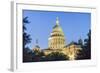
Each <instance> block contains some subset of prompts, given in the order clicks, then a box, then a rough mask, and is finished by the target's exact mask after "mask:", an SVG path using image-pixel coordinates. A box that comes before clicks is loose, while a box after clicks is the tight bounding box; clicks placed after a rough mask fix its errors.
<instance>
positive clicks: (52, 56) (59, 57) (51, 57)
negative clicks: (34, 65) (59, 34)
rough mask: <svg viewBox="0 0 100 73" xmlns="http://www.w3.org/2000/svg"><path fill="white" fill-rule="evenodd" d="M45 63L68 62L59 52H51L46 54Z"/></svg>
mask: <svg viewBox="0 0 100 73" xmlns="http://www.w3.org/2000/svg"><path fill="white" fill-rule="evenodd" d="M45 59H46V60H47V61H60V60H68V57H67V55H65V54H63V53H61V52H52V53H50V54H48V55H47V56H46V58H45Z"/></svg>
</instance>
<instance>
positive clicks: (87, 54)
mask: <svg viewBox="0 0 100 73" xmlns="http://www.w3.org/2000/svg"><path fill="white" fill-rule="evenodd" d="M87 36H88V38H86V39H84V45H83V47H82V50H80V53H79V54H78V56H77V59H78V60H80V59H91V30H89V32H88V34H87ZM80 44H81V42H80Z"/></svg>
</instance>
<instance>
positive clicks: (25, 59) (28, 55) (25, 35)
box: [23, 17, 32, 62]
mask: <svg viewBox="0 0 100 73" xmlns="http://www.w3.org/2000/svg"><path fill="white" fill-rule="evenodd" d="M26 24H29V21H28V17H25V18H23V62H29V61H32V56H31V50H30V49H29V47H28V46H27V44H29V43H30V42H31V38H30V34H28V33H27V28H26V27H25V25H26Z"/></svg>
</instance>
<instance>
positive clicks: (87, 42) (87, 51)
mask: <svg viewBox="0 0 100 73" xmlns="http://www.w3.org/2000/svg"><path fill="white" fill-rule="evenodd" d="M87 36H88V38H86V39H85V40H84V52H85V57H84V58H85V59H91V30H89V33H88V34H87Z"/></svg>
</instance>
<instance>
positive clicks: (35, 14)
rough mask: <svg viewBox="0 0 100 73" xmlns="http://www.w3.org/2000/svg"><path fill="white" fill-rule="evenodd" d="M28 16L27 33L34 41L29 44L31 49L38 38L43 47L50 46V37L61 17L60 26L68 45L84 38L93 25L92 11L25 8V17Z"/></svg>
mask: <svg viewBox="0 0 100 73" xmlns="http://www.w3.org/2000/svg"><path fill="white" fill-rule="evenodd" d="M26 16H28V20H29V21H30V23H29V24H27V25H26V28H27V33H29V34H30V35H31V38H32V41H31V43H30V44H29V45H28V46H29V47H30V49H32V48H34V46H35V45H36V39H38V44H39V46H40V47H41V49H45V48H47V47H48V38H49V36H50V33H51V32H52V29H53V26H54V25H55V24H56V17H59V21H60V26H61V28H62V29H63V32H64V35H65V39H66V45H67V44H69V43H70V42H71V41H76V42H77V41H78V39H79V38H81V39H82V40H84V39H85V38H87V33H88V31H89V29H90V27H91V13H82V12H55V11H36V10H23V18H24V17H26Z"/></svg>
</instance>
